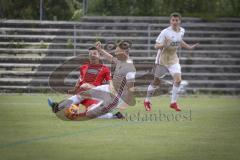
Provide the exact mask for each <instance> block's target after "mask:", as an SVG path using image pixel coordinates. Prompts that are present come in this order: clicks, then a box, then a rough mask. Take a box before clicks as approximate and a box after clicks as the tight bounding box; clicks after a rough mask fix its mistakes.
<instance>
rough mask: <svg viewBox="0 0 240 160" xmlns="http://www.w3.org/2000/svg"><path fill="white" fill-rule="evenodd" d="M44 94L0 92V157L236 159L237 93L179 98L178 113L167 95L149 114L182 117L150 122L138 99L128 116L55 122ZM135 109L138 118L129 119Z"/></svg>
mask: <svg viewBox="0 0 240 160" xmlns="http://www.w3.org/2000/svg"><path fill="white" fill-rule="evenodd" d="M51 96H52V97H53V98H54V99H56V100H60V99H61V98H63V95H55V96H54V95H51ZM47 97H48V96H47V95H32V96H29V95H1V96H0V126H1V131H0V157H1V159H2V160H8V159H17V160H21V159H23V160H28V159H31V160H38V159H51V160H60V159H74V160H75V159H79V160H84V159H104V160H107V159H111V160H112V159H114V160H115V159H121V160H122V159H138V160H145V159H149V160H150V159H154V160H155V159H164V160H167V159H171V160H176V159H178V160H188V159H189V160H195V159H199V160H202V159H218V160H221V159H222V160H226V159H240V156H239V149H240V118H239V115H240V106H239V103H240V100H239V97H223V96H211V97H209V96H196V97H194V96H189V97H183V98H180V100H179V103H180V104H181V105H182V108H183V111H182V112H181V113H176V112H174V111H172V110H171V109H169V108H168V103H169V98H168V97H165V96H164V97H160V98H159V97H155V98H153V108H154V110H153V111H152V114H154V113H155V114H158V112H159V110H160V111H161V113H162V114H165V115H166V116H170V117H171V116H174V117H177V116H179V117H180V118H179V119H177V120H176V119H171V118H170V119H167V118H166V117H165V118H162V119H156V120H154V119H151V120H152V121H151V120H150V119H148V120H149V121H146V119H145V118H144V117H145V116H150V113H146V112H145V111H144V108H143V106H142V99H138V104H137V105H136V106H135V107H130V108H129V109H128V110H126V113H127V115H128V117H127V118H128V119H127V120H103V119H94V120H89V121H78V122H73V121H62V120H59V119H58V118H57V117H56V116H55V115H54V114H53V113H51V112H50V109H49V108H48V106H47V104H46V99H47ZM190 112H191V115H190ZM137 113H140V114H141V117H140V119H138V118H136V117H133V116H134V115H137ZM130 115H131V116H132V117H130ZM184 117H185V118H184Z"/></svg>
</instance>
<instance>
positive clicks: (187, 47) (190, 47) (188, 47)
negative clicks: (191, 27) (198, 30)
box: [181, 41, 199, 49]
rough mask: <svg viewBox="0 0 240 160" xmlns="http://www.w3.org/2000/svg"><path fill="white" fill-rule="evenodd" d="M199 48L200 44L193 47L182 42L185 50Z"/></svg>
mask: <svg viewBox="0 0 240 160" xmlns="http://www.w3.org/2000/svg"><path fill="white" fill-rule="evenodd" d="M198 46H199V43H195V44H193V45H189V44H187V43H186V42H184V41H182V42H181V47H182V48H185V49H194V48H196V47H198Z"/></svg>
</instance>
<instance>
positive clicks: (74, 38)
mask: <svg viewBox="0 0 240 160" xmlns="http://www.w3.org/2000/svg"><path fill="white" fill-rule="evenodd" d="M76 43H77V42H76V24H74V25H73V55H74V56H76Z"/></svg>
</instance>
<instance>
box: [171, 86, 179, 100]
mask: <svg viewBox="0 0 240 160" xmlns="http://www.w3.org/2000/svg"><path fill="white" fill-rule="evenodd" d="M178 90H179V86H175V85H174V84H173V88H172V98H171V103H176V102H177V98H178Z"/></svg>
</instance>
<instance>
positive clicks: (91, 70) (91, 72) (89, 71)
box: [87, 69, 99, 74]
mask: <svg viewBox="0 0 240 160" xmlns="http://www.w3.org/2000/svg"><path fill="white" fill-rule="evenodd" d="M98 72H99V70H98V69H88V70H87V73H90V74H98Z"/></svg>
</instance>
